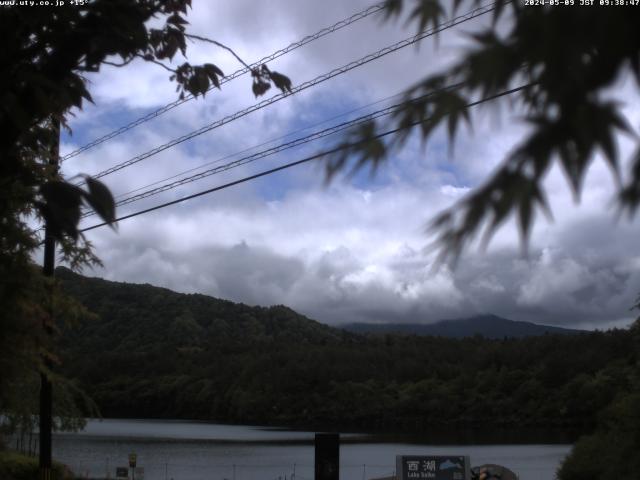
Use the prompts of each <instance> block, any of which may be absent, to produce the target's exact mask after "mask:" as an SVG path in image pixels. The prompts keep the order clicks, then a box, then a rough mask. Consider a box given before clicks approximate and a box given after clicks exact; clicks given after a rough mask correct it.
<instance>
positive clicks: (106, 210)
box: [83, 175, 116, 226]
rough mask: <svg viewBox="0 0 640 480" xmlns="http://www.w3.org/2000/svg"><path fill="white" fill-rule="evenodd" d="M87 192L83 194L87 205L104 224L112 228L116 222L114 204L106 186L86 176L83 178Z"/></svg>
mask: <svg viewBox="0 0 640 480" xmlns="http://www.w3.org/2000/svg"><path fill="white" fill-rule="evenodd" d="M84 179H85V181H86V182H87V187H88V189H89V191H88V192H83V196H84V198H85V200H86V201H87V203H88V204H89V205H90V206H91V208H93V210H94V211H95V212H96V213H97V214H98V215H99V216H100V218H102V219H103V220H104V221H105V222H107V223H108V224H110V225H112V226H113V223H114V222H115V220H116V204H115V200H114V199H113V195H112V194H111V191H110V190H109V189H108V188H107V187H106V185H105V184H104V183H102V182H100V181H98V180H96V179H95V178H92V177H90V176H88V175H86V176H85V177H84Z"/></svg>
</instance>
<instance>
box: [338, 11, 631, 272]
mask: <svg viewBox="0 0 640 480" xmlns="http://www.w3.org/2000/svg"><path fill="white" fill-rule="evenodd" d="M407 3H412V4H414V7H413V8H412V9H411V12H410V14H409V15H410V18H411V20H412V21H414V22H415V23H416V25H417V28H418V30H419V31H420V30H422V29H424V28H425V27H428V26H429V25H432V24H433V25H436V24H438V23H440V22H441V21H442V20H443V19H444V18H445V17H446V13H445V12H446V10H447V8H448V7H450V6H451V5H450V4H449V3H448V2H440V1H438V0H415V1H413V2H410V1H409V0H388V1H387V2H386V7H387V8H386V12H387V17H395V16H398V15H399V14H400V12H401V11H402V10H403V8H404V7H405V6H406V4H407ZM470 3H472V4H474V5H476V6H479V5H480V4H481V3H482V2H480V1H479V0H473V1H472V2H470ZM460 4H461V1H460V0H457V1H455V2H453V11H452V12H449V13H451V15H454V14H455V12H456V11H457V8H458V7H459V6H460ZM596 4H597V2H596ZM492 15H493V20H494V21H493V23H492V24H491V25H490V26H489V27H487V28H486V29H484V30H483V31H481V32H479V33H477V34H475V35H473V36H472V37H471V40H472V42H473V44H472V45H471V46H470V47H469V48H468V49H467V50H466V51H465V53H464V54H463V55H462V56H461V58H460V59H459V60H458V61H457V62H456V63H454V64H453V65H452V66H450V67H448V68H447V69H446V70H445V71H444V72H441V73H437V74H434V75H431V76H429V77H427V78H425V79H423V80H421V81H420V82H418V83H417V84H416V85H415V86H413V87H412V88H410V89H409V90H408V91H407V92H406V93H405V101H404V105H403V108H402V109H400V110H399V111H398V112H397V113H396V115H395V118H394V119H393V120H392V121H390V124H389V125H384V127H386V128H383V125H380V121H377V122H376V121H373V122H371V123H370V125H368V126H367V127H366V128H362V127H360V129H359V130H358V131H354V132H353V134H352V135H351V136H350V137H347V139H346V140H345V142H344V144H343V146H345V147H347V148H346V150H345V151H343V152H339V153H337V154H334V155H332V156H330V158H329V159H328V164H327V175H328V177H331V176H333V175H335V173H336V171H338V170H341V169H344V168H346V167H347V166H348V165H353V168H355V169H359V168H362V167H364V166H366V165H370V166H371V167H372V169H375V168H377V167H378V166H379V164H380V163H381V162H382V161H383V160H384V159H385V158H387V157H388V156H389V154H390V153H391V152H393V151H394V149H396V148H398V147H400V146H402V145H403V144H404V143H405V142H406V141H407V139H408V138H409V135H410V131H411V129H412V127H415V126H419V130H420V136H421V137H422V138H423V140H425V141H426V140H428V139H429V138H430V136H431V135H432V133H433V131H434V130H435V129H436V128H437V127H438V126H440V125H443V126H446V128H447V131H448V134H449V140H450V142H451V144H453V143H454V141H455V136H456V133H457V131H458V125H459V123H460V121H461V120H464V121H465V122H469V117H468V109H469V108H470V107H471V106H473V105H476V104H477V103H479V102H481V101H482V102H484V101H485V100H486V101H489V100H490V101H491V102H492V103H493V104H498V103H499V102H501V100H503V99H504V100H505V102H504V103H506V105H507V108H508V109H510V110H512V111H514V110H515V111H517V114H518V115H519V116H521V117H523V118H524V120H525V121H526V122H528V123H529V124H530V125H531V126H532V129H531V132H530V133H529V134H527V136H526V137H524V138H523V139H522V140H521V142H520V143H519V144H518V145H517V146H516V147H515V148H514V149H513V151H512V153H510V154H509V155H508V156H507V157H506V158H505V159H504V160H503V162H502V164H501V165H500V166H499V168H497V169H496V171H495V172H494V173H493V174H492V175H491V177H490V178H489V179H488V181H487V182H486V183H484V184H483V185H482V186H481V187H478V188H476V189H475V190H474V191H473V192H471V193H470V194H469V195H468V196H467V197H465V198H464V199H462V200H461V201H460V202H458V203H457V204H456V205H454V206H453V207H451V208H449V209H447V210H445V211H444V212H441V213H440V214H439V215H438V216H437V217H436V218H435V219H433V221H432V222H431V224H430V225H431V232H432V233H433V234H434V236H435V245H437V246H438V247H439V249H440V256H439V259H440V261H446V260H448V259H451V260H454V261H455V260H456V259H457V258H458V256H459V255H460V253H461V252H462V251H463V250H464V249H465V247H467V246H468V245H469V243H470V242H472V241H473V240H474V239H475V238H476V236H477V235H478V233H479V232H481V231H483V230H484V232H485V234H484V243H486V242H487V241H488V240H489V238H490V237H491V235H492V234H493V233H494V232H495V230H496V229H497V228H498V227H499V226H500V225H501V224H503V223H504V222H505V220H506V219H507V218H509V217H510V216H511V215H513V216H515V217H517V220H518V225H519V227H520V232H521V238H522V241H523V245H524V246H526V243H527V240H528V237H529V233H530V231H531V226H532V224H533V221H534V219H535V217H536V214H537V213H539V212H540V213H544V214H545V215H547V216H550V210H549V206H548V205H547V201H546V196H545V192H544V189H543V187H542V181H543V179H544V177H545V175H546V174H547V172H548V171H549V170H550V168H551V167H552V166H553V165H554V164H556V163H557V164H559V165H560V167H561V168H562V169H563V170H564V172H565V173H566V177H567V179H568V182H569V187H570V189H571V190H572V191H573V193H574V195H575V197H576V198H579V196H580V193H581V191H582V188H583V179H584V177H585V173H586V171H587V170H588V168H589V166H590V165H591V164H592V162H593V159H594V157H595V155H596V154H597V153H602V154H603V159H604V161H605V162H606V163H607V164H608V166H609V167H610V168H611V171H612V172H613V176H614V181H615V182H616V187H617V189H618V200H619V207H620V210H622V211H627V212H628V213H629V214H630V215H633V214H634V212H635V210H636V208H637V207H638V205H639V204H640V143H638V146H637V152H636V153H635V154H634V155H633V156H632V157H631V159H630V162H631V170H630V172H629V175H628V181H627V183H626V184H624V183H623V182H622V180H621V172H620V155H619V153H618V151H617V148H616V146H617V138H618V137H619V135H620V134H626V135H628V136H629V137H630V138H632V139H633V140H635V141H636V142H637V141H638V138H639V137H638V136H637V135H636V134H635V133H634V132H633V130H632V128H631V126H630V125H629V124H628V122H627V119H626V118H625V116H624V115H623V113H622V105H621V104H619V103H614V102H611V101H608V100H606V99H605V96H606V95H605V94H606V90H607V89H608V88H610V87H611V85H612V83H613V82H614V80H615V79H616V78H620V76H621V75H624V74H627V73H631V74H632V75H633V76H634V78H635V82H636V85H637V86H640V34H639V33H638V28H637V26H638V25H639V24H640V10H638V9H636V8H626V7H622V8H610V7H608V6H598V5H593V6H591V7H588V8H584V7H582V6H579V5H578V2H576V5H575V6H564V7H563V8H555V7H551V6H549V7H540V8H533V7H529V6H525V5H523V2H520V1H508V0H498V1H497V2H495V5H494V8H493V12H492ZM501 17H502V18H506V17H509V20H508V21H506V22H504V23H502V22H500V21H499V20H500V18H501ZM560 45H561V47H559V46H560ZM450 87H455V89H452V88H450ZM504 92H510V95H509V96H508V97H507V96H504V95H503V94H504ZM506 100H509V102H508V103H507V102H506ZM384 131H387V132H389V133H393V134H392V135H391V137H388V138H390V139H387V140H384V139H383V138H381V137H378V136H377V135H380V134H381V133H382V132H384Z"/></svg>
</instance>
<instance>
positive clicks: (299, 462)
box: [53, 420, 571, 480]
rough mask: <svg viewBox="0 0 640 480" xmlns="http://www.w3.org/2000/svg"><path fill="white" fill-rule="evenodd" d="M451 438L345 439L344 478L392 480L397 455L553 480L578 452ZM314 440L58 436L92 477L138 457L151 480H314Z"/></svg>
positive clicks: (227, 433) (145, 429) (193, 428)
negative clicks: (455, 458)
mask: <svg viewBox="0 0 640 480" xmlns="http://www.w3.org/2000/svg"><path fill="white" fill-rule="evenodd" d="M451 437H452V436H451V435H450V436H449V438H446V441H443V442H442V443H440V444H438V443H437V442H435V441H434V438H433V435H425V436H419V435H411V436H402V435H394V436H390V435H375V434H344V435H341V439H342V444H341V447H340V478H341V480H363V479H365V480H366V479H370V478H376V477H381V476H388V475H392V474H393V473H394V469H395V456H396V455H469V456H470V457H471V464H472V465H480V464H483V463H498V464H501V465H505V466H507V467H509V468H511V469H512V470H514V471H515V472H517V473H518V474H519V475H520V478H521V479H522V480H543V479H544V480H548V479H553V478H554V476H555V471H556V469H557V468H558V466H559V464H560V462H561V461H562V459H563V458H564V456H565V455H566V454H567V453H568V452H569V450H570V448H571V446H570V445H569V444H566V443H531V444H511V442H508V443H507V442H504V443H503V444H499V443H494V444H488V445H487V444H479V443H473V442H471V443H470V442H469V438H471V439H473V438H475V437H474V435H469V434H468V433H467V434H465V435H460V438H461V439H462V441H461V442H455V441H453V440H452V438H451ZM313 438H314V432H300V431H291V430H280V429H269V428H264V427H257V426H238V425H218V424H208V423H201V422H184V421H158V420H102V421H99V420H89V422H88V424H87V428H86V429H85V430H84V431H82V432H78V433H60V434H55V435H54V439H53V455H54V457H55V458H56V459H57V460H60V461H62V462H64V463H66V464H67V465H69V466H70V467H71V468H72V469H74V470H75V471H76V472H77V473H79V474H81V475H86V476H89V477H104V478H106V477H107V476H110V477H111V478H113V477H114V475H115V468H116V467H120V466H126V465H127V459H128V455H129V454H130V453H136V455H137V458H138V465H139V466H142V467H144V479H145V480H171V479H173V480H205V479H206V480H223V479H227V480H273V479H282V480H284V479H285V478H286V479H287V480H311V479H313V460H314V448H313ZM520 439H522V436H520ZM456 443H458V444H456ZM460 443H462V444H460ZM138 480H140V479H138Z"/></svg>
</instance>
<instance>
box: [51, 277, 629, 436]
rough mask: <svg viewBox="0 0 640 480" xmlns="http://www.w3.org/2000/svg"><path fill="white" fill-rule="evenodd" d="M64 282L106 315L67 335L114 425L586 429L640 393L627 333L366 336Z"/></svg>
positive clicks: (283, 314) (68, 351)
mask: <svg viewBox="0 0 640 480" xmlns="http://www.w3.org/2000/svg"><path fill="white" fill-rule="evenodd" d="M58 277H60V278H61V279H63V281H64V287H65V290H66V291H67V292H68V293H69V294H70V295H72V296H74V297H75V298H77V299H78V300H79V301H81V302H82V303H83V304H84V305H85V306H86V307H87V308H88V309H90V310H91V311H93V312H95V313H96V314H97V318H96V319H95V320H91V321H87V322H82V323H80V324H78V325H77V327H75V328H73V329H67V330H66V331H65V332H64V335H63V338H62V342H63V343H62V345H61V349H62V352H63V355H62V357H63V368H64V371H65V374H66V375H67V376H68V377H70V378H73V379H75V380H77V381H78V382H79V384H80V385H81V386H82V387H83V388H84V389H86V391H87V392H88V393H89V394H90V395H91V396H92V397H93V398H94V399H95V400H96V402H97V404H98V405H99V406H100V408H101V410H102V413H103V414H104V415H105V416H112V417H137V416H144V417H157V418H196V419H202V420H214V421H225V422H240V423H258V424H276V425H289V426H294V425H295V426H301V427H304V426H306V427H312V426H316V427H320V428H340V429H347V428H366V429H372V428H380V429H389V430H394V431H398V430H422V429H425V428H427V427H428V426H429V427H432V426H434V425H440V426H443V425H449V426H465V427H468V426H478V425H487V424H491V425H492V427H493V428H496V427H498V426H504V427H518V428H520V427H524V426H529V427H542V428H551V427H562V428H569V429H571V428H574V429H589V428H592V427H593V426H594V421H595V418H596V416H597V412H599V411H600V410H602V409H603V408H605V407H606V406H607V405H608V404H609V403H610V402H611V401H612V400H613V399H614V398H616V396H617V395H618V394H620V393H622V392H626V391H628V390H629V389H630V388H631V387H630V386H631V385H632V383H633V375H634V374H633V372H634V371H635V370H634V369H635V368H636V367H635V365H636V362H637V361H638V359H639V358H640V357H639V356H638V348H637V343H636V340H635V339H634V337H633V334H632V332H630V331H612V332H606V333H603V332H594V333H587V334H580V335H544V336H540V337H528V338H521V339H499V340H491V339H485V338H482V337H473V338H465V339H459V340H456V339H450V338H436V337H418V336H403V335H389V334H386V335H380V336H377V335H372V336H368V337H364V336H360V335H355V334H352V333H348V332H346V331H343V330H339V329H334V328H331V327H328V326H326V325H322V324H320V323H317V322H314V321H312V320H309V319H307V318H305V317H303V316H301V315H299V314H296V313H295V312H293V311H292V310H290V309H288V308H286V307H283V306H277V307H270V308H262V307H248V306H246V305H242V304H234V303H231V302H228V301H223V300H217V299H214V298H210V297H206V296H204V295H185V294H178V293H175V292H171V291H169V290H166V289H161V288H157V287H152V286H150V285H132V284H126V283H114V282H108V281H105V280H100V279H88V278H84V277H81V276H78V275H75V274H73V273H72V272H70V271H68V270H62V269H61V270H59V271H58ZM105 365H109V368H108V369H105V368H104V366H105Z"/></svg>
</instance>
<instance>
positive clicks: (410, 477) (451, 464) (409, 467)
mask: <svg viewBox="0 0 640 480" xmlns="http://www.w3.org/2000/svg"><path fill="white" fill-rule="evenodd" d="M396 472H397V477H396V478H397V479H398V480H469V479H470V478H471V471H470V468H469V457H466V456H463V455H420V456H418V455H398V456H397V457H396Z"/></svg>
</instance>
